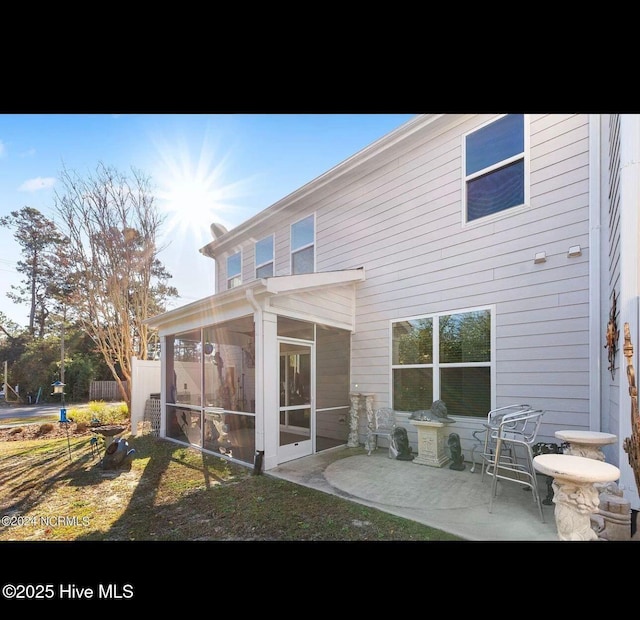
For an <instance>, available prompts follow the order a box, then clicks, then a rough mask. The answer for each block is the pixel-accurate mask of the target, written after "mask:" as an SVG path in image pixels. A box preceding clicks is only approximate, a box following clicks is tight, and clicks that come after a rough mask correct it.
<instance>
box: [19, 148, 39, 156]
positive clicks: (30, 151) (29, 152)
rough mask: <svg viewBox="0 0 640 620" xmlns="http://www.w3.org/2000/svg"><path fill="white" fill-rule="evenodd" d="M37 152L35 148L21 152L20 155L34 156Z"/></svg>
mask: <svg viewBox="0 0 640 620" xmlns="http://www.w3.org/2000/svg"><path fill="white" fill-rule="evenodd" d="M35 154H36V150H35V149H29V150H28V151H25V152H24V153H20V157H33V156H34V155H35Z"/></svg>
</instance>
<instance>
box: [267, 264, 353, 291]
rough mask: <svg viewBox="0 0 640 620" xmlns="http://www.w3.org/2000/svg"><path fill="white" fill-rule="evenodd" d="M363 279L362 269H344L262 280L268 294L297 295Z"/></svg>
mask: <svg viewBox="0 0 640 620" xmlns="http://www.w3.org/2000/svg"><path fill="white" fill-rule="evenodd" d="M364 279H365V273H364V269H345V270H343V271H323V272H317V273H301V274H297V275H293V276H275V277H273V278H264V279H263V280H262V283H263V284H264V286H265V288H266V291H267V292H268V293H273V294H278V293H298V292H300V291H304V290H310V289H316V288H322V287H324V286H337V285H340V284H349V283H351V282H362V281H364Z"/></svg>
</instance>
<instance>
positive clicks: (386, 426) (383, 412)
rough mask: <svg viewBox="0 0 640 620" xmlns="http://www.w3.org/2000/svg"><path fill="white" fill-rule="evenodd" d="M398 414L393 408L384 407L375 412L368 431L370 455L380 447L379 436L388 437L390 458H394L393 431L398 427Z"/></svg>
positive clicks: (368, 453)
mask: <svg viewBox="0 0 640 620" xmlns="http://www.w3.org/2000/svg"><path fill="white" fill-rule="evenodd" d="M396 426H397V424H396V414H395V411H394V410H393V409H390V408H388V407H383V408H382V409H376V410H375V411H374V412H373V417H372V419H371V421H370V422H369V427H368V432H367V446H368V449H369V451H368V452H367V455H370V454H371V452H372V450H375V449H376V448H377V447H378V437H386V438H387V440H388V442H389V458H390V459H391V458H393V457H394V454H393V432H394V431H395V429H396Z"/></svg>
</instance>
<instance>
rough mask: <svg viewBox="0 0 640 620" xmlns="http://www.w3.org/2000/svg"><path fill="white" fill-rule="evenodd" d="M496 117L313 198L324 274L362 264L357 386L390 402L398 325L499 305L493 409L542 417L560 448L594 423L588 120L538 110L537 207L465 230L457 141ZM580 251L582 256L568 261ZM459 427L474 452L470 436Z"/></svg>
mask: <svg viewBox="0 0 640 620" xmlns="http://www.w3.org/2000/svg"><path fill="white" fill-rule="evenodd" d="M491 118H492V117H491V116H489V115H480V116H468V117H462V118H460V117H457V116H456V117H455V118H453V117H452V120H451V126H450V128H449V130H446V131H445V130H443V131H442V132H440V133H436V134H434V135H431V134H429V138H428V139H425V140H419V138H418V136H413V145H412V146H406V147H405V149H404V150H403V151H402V152H401V153H400V154H398V155H396V156H395V157H392V156H389V158H388V159H385V158H381V160H380V161H379V162H378V166H377V167H376V168H375V169H373V167H372V169H371V170H368V171H367V172H366V173H365V172H363V173H362V174H361V176H360V177H359V178H358V179H357V180H354V179H351V184H349V185H347V184H345V185H344V186H340V185H337V186H334V187H333V192H332V193H331V194H330V195H328V196H326V197H325V199H324V200H322V201H319V202H316V203H315V209H316V213H317V216H316V242H317V247H318V251H317V257H316V261H317V265H316V269H317V270H318V271H329V270H332V269H340V268H355V267H358V266H361V265H362V266H365V268H366V276H367V277H366V281H365V282H363V283H360V284H359V285H358V289H357V291H358V293H357V306H356V307H357V309H356V325H357V329H356V333H355V334H354V336H353V348H352V384H353V385H352V389H354V386H355V384H357V386H358V387H357V390H358V391H361V392H363V393H372V394H374V403H375V405H376V406H388V405H389V404H390V402H391V401H390V395H391V390H392V386H391V380H390V377H389V366H388V364H389V338H388V321H389V320H394V319H397V318H399V317H404V316H418V315H422V314H430V313H438V312H445V311H448V310H450V309H452V308H464V307H480V306H486V305H493V306H495V322H496V328H495V335H494V336H495V339H496V348H495V359H494V360H493V363H494V364H495V373H496V388H495V394H494V395H493V397H494V399H495V402H494V403H492V405H493V406H501V405H504V404H508V403H510V402H514V401H522V402H528V403H530V404H531V405H533V406H536V407H540V408H542V409H544V410H545V411H546V412H547V413H546V414H545V421H544V424H543V430H542V433H541V434H542V436H543V439H541V440H548V441H555V437H554V431H555V430H558V429H561V428H566V427H567V426H568V427H569V428H588V425H589V422H588V419H589V402H588V396H589V374H588V368H589V346H588V321H589V275H588V253H589V209H588V196H589V194H588V191H589V166H588V164H589V155H588V116H587V115H555V114H551V115H530V123H529V125H530V132H531V135H530V153H531V161H530V183H531V190H530V198H529V204H530V208H527V209H524V210H522V209H514V210H508V211H507V212H505V214H504V215H503V217H500V218H497V219H496V218H486V220H478V221H477V222H474V225H473V226H463V225H462V224H461V218H460V212H461V209H462V191H461V187H462V179H463V178H464V175H463V169H462V162H463V158H462V148H461V144H462V136H463V135H465V134H466V133H468V132H469V131H472V130H473V129H474V128H476V127H478V126H481V125H483V124H485V123H486V122H488V121H489V120H490V119H491ZM408 141H409V142H411V140H408ZM573 245H580V246H581V248H582V256H580V257H578V258H572V259H569V258H567V250H568V248H569V247H571V246H573ZM539 251H545V252H546V255H547V261H546V263H543V264H541V265H537V264H534V262H533V258H534V255H535V254H536V252H539ZM460 424H461V425H465V424H466V425H467V426H465V427H464V428H462V427H461V428H460V429H459V430H458V431H457V432H459V433H460V435H461V438H462V440H463V448H465V449H467V450H468V449H469V448H470V445H471V439H470V432H471V430H472V429H471V427H468V424H469V422H468V421H461V422H460ZM408 431H409V433H410V435H411V427H409V428H408Z"/></svg>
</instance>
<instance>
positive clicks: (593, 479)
mask: <svg viewBox="0 0 640 620" xmlns="http://www.w3.org/2000/svg"><path fill="white" fill-rule="evenodd" d="M533 465H534V467H535V468H536V470H537V471H539V472H540V473H542V474H545V475H547V476H551V477H552V478H553V503H554V504H555V505H556V507H555V519H556V527H557V528H558V537H559V538H560V540H597V539H598V535H597V534H596V532H595V531H594V530H593V528H592V527H591V518H592V516H593V515H594V514H596V513H597V511H598V505H599V504H600V496H599V493H598V489H597V487H596V485H597V484H598V483H606V482H613V481H615V480H618V479H619V478H620V470H619V469H618V468H617V467H615V466H614V465H610V464H609V463H604V462H603V461H598V460H596V459H588V458H585V457H582V456H572V455H570V454H541V455H539V456H536V457H535V458H534V459H533Z"/></svg>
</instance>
